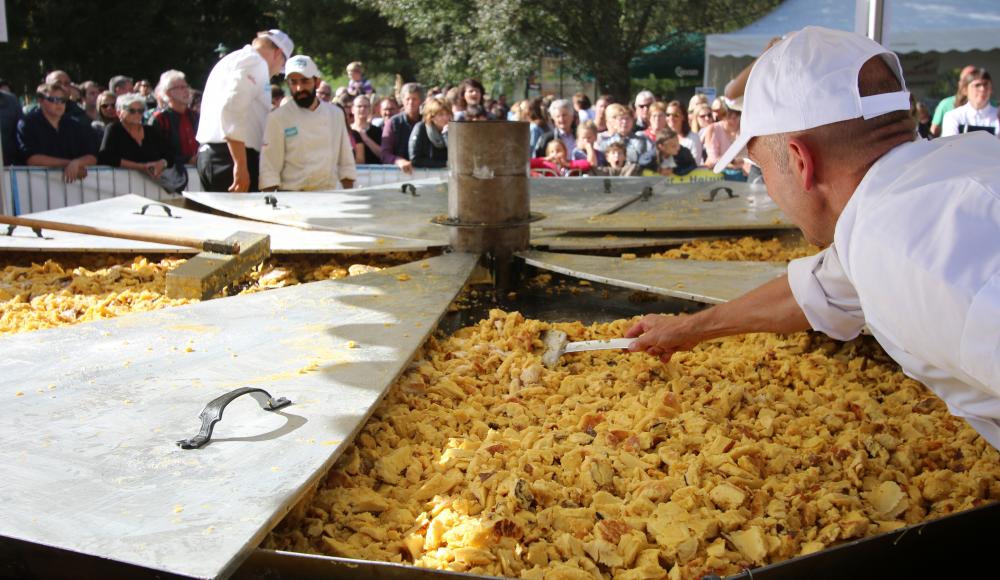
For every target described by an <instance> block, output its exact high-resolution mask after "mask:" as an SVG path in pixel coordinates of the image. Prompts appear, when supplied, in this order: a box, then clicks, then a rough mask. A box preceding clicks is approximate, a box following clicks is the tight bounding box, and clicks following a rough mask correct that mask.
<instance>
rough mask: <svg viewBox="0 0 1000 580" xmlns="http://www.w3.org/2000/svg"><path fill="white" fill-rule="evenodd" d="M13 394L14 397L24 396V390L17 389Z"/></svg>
mask: <svg viewBox="0 0 1000 580" xmlns="http://www.w3.org/2000/svg"><path fill="white" fill-rule="evenodd" d="M14 396H15V397H23V396H24V391H18V392H16V393H14Z"/></svg>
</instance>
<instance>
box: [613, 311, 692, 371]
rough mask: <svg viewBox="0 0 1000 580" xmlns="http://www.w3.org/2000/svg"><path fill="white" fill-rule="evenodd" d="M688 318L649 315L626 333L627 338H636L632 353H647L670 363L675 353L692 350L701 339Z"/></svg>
mask: <svg viewBox="0 0 1000 580" xmlns="http://www.w3.org/2000/svg"><path fill="white" fill-rule="evenodd" d="M688 319H689V317H687V316H664V315H662V314H647V315H646V316H643V317H642V318H641V319H639V322H636V323H635V324H634V325H633V326H632V328H630V329H628V331H627V332H626V333H625V338H635V337H638V338H636V339H635V340H634V341H632V344H631V345H630V346H629V350H630V351H632V352H646V353H648V354H650V355H652V356H656V357H660V360H661V361H663V362H669V361H670V357H671V356H673V355H674V353H675V352H679V351H682V350H691V349H692V348H693V347H694V346H695V345H696V344H698V343H699V342H701V338H700V337H698V336H697V334H696V333H695V332H694V331H693V329H691V328H690V325H689V324H688Z"/></svg>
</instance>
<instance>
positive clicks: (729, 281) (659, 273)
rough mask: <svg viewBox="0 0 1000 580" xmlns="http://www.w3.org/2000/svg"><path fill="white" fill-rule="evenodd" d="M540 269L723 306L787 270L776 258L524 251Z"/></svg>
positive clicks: (526, 256)
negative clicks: (731, 259) (734, 259)
mask: <svg viewBox="0 0 1000 580" xmlns="http://www.w3.org/2000/svg"><path fill="white" fill-rule="evenodd" d="M518 256H519V257H521V258H523V259H524V261H525V262H527V263H528V264H530V265H532V266H535V267H536V268H542V269H545V270H551V271H553V272H559V273H560V274H566V275H569V276H575V277H577V278H583V279H584V280H591V281H594V282H601V283H603V284H611V285H613V286H621V287H624V288H631V289H633V290H642V291H644V292H651V293H653V294H661V295H664V296H672V297H675V298H683V299H685V300H694V301H696V302H705V303H708V304H719V303H722V302H727V301H729V300H732V299H733V298H736V297H738V296H740V295H742V294H745V293H746V292H748V291H750V290H753V289H754V288H756V287H758V286H760V285H761V284H763V283H765V282H769V281H771V280H773V279H775V278H777V277H779V276H781V275H782V274H784V273H785V271H786V270H787V266H786V265H785V264H779V263H775V262H710V261H705V260H659V259H651V258H645V259H638V260H623V259H621V258H606V257H599V256H582V255H578V254H555V253H551V252H538V251H532V252H521V253H519V254H518Z"/></svg>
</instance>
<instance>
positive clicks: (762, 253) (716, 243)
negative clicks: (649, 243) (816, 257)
mask: <svg viewBox="0 0 1000 580" xmlns="http://www.w3.org/2000/svg"><path fill="white" fill-rule="evenodd" d="M818 251H819V248H817V247H816V246H813V245H811V244H808V243H807V242H806V241H805V240H804V239H803V238H802V237H801V236H793V235H790V236H785V237H782V238H780V239H779V238H771V239H769V240H761V239H758V238H754V237H750V236H745V237H742V238H738V239H731V238H730V239H720V240H697V241H694V242H687V243H685V244H684V245H682V246H681V247H679V248H674V249H671V250H667V251H665V252H661V253H658V254H653V255H652V256H650V257H651V258H669V259H674V260H677V259H691V260H716V261H723V262H728V261H742V262H790V261H792V260H794V259H796V258H802V257H805V256H811V255H813V254H815V253H816V252H818Z"/></svg>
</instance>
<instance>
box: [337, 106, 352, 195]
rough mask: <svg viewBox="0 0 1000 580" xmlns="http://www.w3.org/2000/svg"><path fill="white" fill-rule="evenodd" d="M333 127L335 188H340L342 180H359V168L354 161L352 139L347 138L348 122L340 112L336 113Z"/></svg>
mask: <svg viewBox="0 0 1000 580" xmlns="http://www.w3.org/2000/svg"><path fill="white" fill-rule="evenodd" d="M333 126H334V131H333V138H334V143H333V147H334V151H335V152H336V154H335V158H336V159H337V183H336V184H334V187H340V181H341V180H344V179H350V180H351V181H357V180H358V168H357V165H356V164H355V161H354V150H353V149H352V148H351V139H350V137H348V136H347V122H346V121H344V115H343V114H341V112H340V111H335V115H334V118H333Z"/></svg>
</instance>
